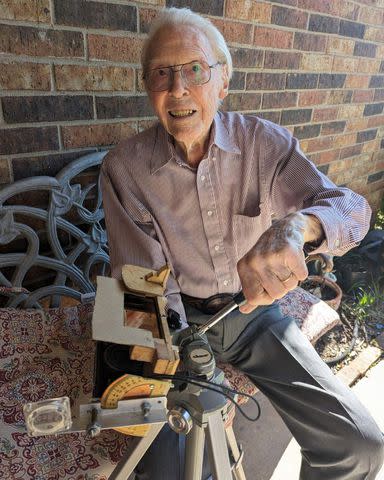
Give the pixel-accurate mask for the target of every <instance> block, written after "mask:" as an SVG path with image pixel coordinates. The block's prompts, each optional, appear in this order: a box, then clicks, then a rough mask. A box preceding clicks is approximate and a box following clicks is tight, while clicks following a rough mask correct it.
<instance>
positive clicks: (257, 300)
mask: <svg viewBox="0 0 384 480" xmlns="http://www.w3.org/2000/svg"><path fill="white" fill-rule="evenodd" d="M323 238H324V232H323V228H322V226H321V224H320V222H319V220H318V219H317V218H316V217H314V216H312V215H303V214H301V213H293V214H290V215H287V216H286V217H284V218H283V219H281V220H279V221H277V222H275V223H274V224H273V225H272V226H271V227H270V228H269V229H268V230H267V231H265V232H264V233H263V234H262V235H261V237H260V238H259V240H258V241H257V243H256V245H255V246H254V247H253V248H252V249H251V250H250V251H249V252H248V253H247V254H246V255H245V256H244V257H243V258H241V259H240V260H239V262H238V264H237V270H238V273H239V277H240V281H241V285H242V288H243V293H244V296H245V298H246V299H247V303H246V304H245V305H243V306H242V307H240V311H241V312H242V313H250V312H251V311H252V310H254V309H255V308H256V307H257V306H259V305H270V304H271V303H273V302H274V301H275V300H276V299H278V298H282V297H283V296H284V295H285V294H286V293H287V292H288V291H289V290H293V289H294V288H296V287H297V284H298V283H299V281H302V280H304V279H305V278H307V276H308V269H307V266H306V264H305V256H304V250H303V248H304V243H306V242H313V241H319V240H322V239H323Z"/></svg>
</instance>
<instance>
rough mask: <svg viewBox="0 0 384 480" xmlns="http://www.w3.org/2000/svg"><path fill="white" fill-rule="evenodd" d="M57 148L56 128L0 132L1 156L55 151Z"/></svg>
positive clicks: (17, 129) (19, 129)
mask: <svg viewBox="0 0 384 480" xmlns="http://www.w3.org/2000/svg"><path fill="white" fill-rule="evenodd" d="M58 148H59V142H58V137H57V128H56V127H39V128H8V129H4V130H0V152H1V153H2V154H3V155H9V154H15V153H27V152H39V151H47V150H57V149H58Z"/></svg>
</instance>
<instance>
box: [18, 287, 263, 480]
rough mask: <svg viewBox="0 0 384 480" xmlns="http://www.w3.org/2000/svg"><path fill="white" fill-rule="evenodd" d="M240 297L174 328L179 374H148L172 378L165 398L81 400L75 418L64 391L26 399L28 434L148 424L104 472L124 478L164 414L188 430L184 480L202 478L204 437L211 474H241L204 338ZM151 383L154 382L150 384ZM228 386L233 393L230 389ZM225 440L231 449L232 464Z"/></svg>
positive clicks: (221, 478) (220, 478)
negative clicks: (198, 321) (204, 319)
mask: <svg viewBox="0 0 384 480" xmlns="http://www.w3.org/2000/svg"><path fill="white" fill-rule="evenodd" d="M243 301H244V296H243V295H242V293H241V292H240V293H239V294H238V295H236V296H235V298H234V299H233V302H231V303H230V304H228V305H227V306H226V307H224V308H223V309H222V310H220V311H219V312H218V313H217V314H216V315H214V316H213V317H212V318H211V319H210V321H209V322H208V323H206V324H204V325H201V326H199V327H197V326H192V327H190V328H187V329H185V330H182V331H181V332H179V333H177V337H178V338H177V343H178V344H179V350H180V357H181V360H182V364H183V366H184V368H185V372H184V374H182V375H180V374H175V375H157V376H155V375H154V374H152V375H150V376H149V377H148V379H149V378H152V379H156V378H160V379H163V380H164V379H167V380H171V381H172V384H173V387H174V389H173V390H171V391H170V392H169V394H168V396H167V398H166V397H164V396H162V397H161V396H153V397H151V396H148V397H145V398H143V397H140V398H132V399H129V400H120V401H119V402H118V406H116V405H115V406H114V407H110V408H103V406H102V404H101V403H100V402H92V403H89V404H85V405H80V411H79V415H78V418H75V419H72V418H71V409H70V401H69V398H68V397H59V398H52V399H48V400H42V401H40V402H31V403H28V404H26V405H24V416H25V420H26V427H27V431H28V433H29V434H30V435H31V436H40V435H53V434H64V433H70V432H84V431H86V432H87V433H88V434H89V435H90V436H91V437H92V438H93V437H94V436H96V435H98V434H99V433H100V431H101V430H102V429H108V428H121V427H127V426H135V425H150V426H151V428H150V430H149V432H148V433H147V435H146V436H145V437H142V438H140V439H137V442H136V445H135V447H134V449H133V451H132V450H130V452H129V454H126V456H125V457H124V458H123V459H122V460H121V461H120V463H119V464H118V465H117V467H116V468H115V469H114V471H113V472H112V474H111V475H110V477H109V478H110V479H111V480H127V479H128V477H129V476H130V475H131V473H132V472H133V471H134V469H135V467H136V465H137V464H138V463H139V461H140V459H141V458H142V457H143V455H144V454H145V452H146V451H147V450H148V448H149V447H150V445H151V444H152V442H153V441H154V439H155V438H156V437H157V435H158V434H159V432H160V430H161V428H162V427H163V425H165V423H167V420H168V423H169V425H170V426H171V428H172V429H173V430H174V431H175V432H177V433H178V434H180V435H182V434H184V435H187V437H186V455H185V465H184V476H183V480H201V477H202V472H203V458H204V446H205V438H207V450H208V456H209V460H210V466H211V470H212V475H213V478H214V480H231V479H233V478H234V479H235V480H245V475H244V470H243V468H242V465H241V461H242V457H243V454H242V452H241V451H240V449H239V447H238V445H237V442H236V439H235V436H234V433H233V430H232V427H226V428H224V420H225V415H226V414H227V400H226V397H227V398H229V396H228V395H227V394H224V390H225V389H226V387H223V386H221V385H220V384H221V382H222V380H223V379H224V377H223V375H222V372H221V371H220V370H218V369H216V364H215V359H214V356H213V352H212V350H211V347H210V346H209V343H208V342H207V340H206V339H205V338H204V333H205V332H206V331H207V330H208V329H209V328H211V327H212V326H213V325H215V324H216V323H217V322H218V321H220V320H221V319H222V318H224V317H225V316H226V315H227V314H228V313H229V312H231V311H232V310H234V309H235V308H236V307H237V306H239V305H240V304H241V303H242V302H243ZM125 377H128V380H129V381H130V380H133V379H134V376H132V375H131V376H130V375H127V376H123V377H121V379H122V382H123V384H122V385H120V383H118V384H117V388H120V387H121V386H122V387H123V388H124V385H125V384H124V381H125ZM135 378H136V379H137V378H139V383H140V381H141V380H147V379H146V378H143V377H135ZM121 379H118V380H117V382H120V380H121ZM148 381H151V380H148ZM152 381H153V380H152ZM178 382H179V383H178ZM153 383H156V382H153ZM158 383H161V382H158ZM112 385H113V384H112ZM150 386H151V387H152V388H155V386H154V385H150ZM227 391H231V392H232V393H236V392H235V391H233V390H231V389H227ZM120 398H121V397H120ZM231 400H232V399H231ZM256 403H257V402H256ZM256 419H257V418H256ZM256 419H255V420H256ZM228 446H229V448H230V450H231V453H232V459H233V462H234V465H233V467H231V462H230V456H229V451H228ZM154 480H155V479H154Z"/></svg>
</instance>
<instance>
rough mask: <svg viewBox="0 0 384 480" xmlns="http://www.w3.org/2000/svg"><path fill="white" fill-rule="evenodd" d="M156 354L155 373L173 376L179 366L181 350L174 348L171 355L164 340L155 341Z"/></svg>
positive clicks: (154, 361)
mask: <svg viewBox="0 0 384 480" xmlns="http://www.w3.org/2000/svg"><path fill="white" fill-rule="evenodd" d="M155 344H156V354H155V357H154V360H153V372H154V373H159V374H160V373H164V374H167V375H173V374H174V373H175V372H176V369H177V367H178V365H179V362H180V359H179V349H178V347H176V346H172V350H171V355H170V354H169V350H168V348H167V345H166V343H165V342H164V340H159V339H156V340H155Z"/></svg>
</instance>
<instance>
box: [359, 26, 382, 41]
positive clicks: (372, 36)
mask: <svg viewBox="0 0 384 480" xmlns="http://www.w3.org/2000/svg"><path fill="white" fill-rule="evenodd" d="M364 39H365V40H372V41H374V42H384V29H383V28H378V27H367V28H366V29H365V35H364Z"/></svg>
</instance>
